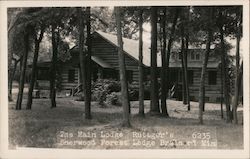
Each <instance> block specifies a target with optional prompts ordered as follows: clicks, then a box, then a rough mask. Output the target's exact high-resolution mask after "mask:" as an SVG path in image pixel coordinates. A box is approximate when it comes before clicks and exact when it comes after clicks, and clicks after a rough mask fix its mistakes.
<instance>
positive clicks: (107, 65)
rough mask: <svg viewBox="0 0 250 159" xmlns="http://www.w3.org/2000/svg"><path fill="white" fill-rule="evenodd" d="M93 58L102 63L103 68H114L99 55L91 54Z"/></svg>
mask: <svg viewBox="0 0 250 159" xmlns="http://www.w3.org/2000/svg"><path fill="white" fill-rule="evenodd" d="M91 60H92V61H94V62H95V63H97V64H98V65H100V66H101V67H102V68H113V67H112V66H111V65H110V64H108V63H107V62H105V61H103V60H102V59H101V58H99V57H97V56H91Z"/></svg>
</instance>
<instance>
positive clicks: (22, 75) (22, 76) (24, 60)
mask: <svg viewBox="0 0 250 159" xmlns="http://www.w3.org/2000/svg"><path fill="white" fill-rule="evenodd" d="M24 43H25V46H24V47H25V50H24V53H23V57H22V65H21V66H22V67H21V72H20V80H19V90H18V96H17V102H16V110H21V109H22V100H23V89H24V80H25V73H26V64H27V57H28V52H29V27H26V29H25V33H24Z"/></svg>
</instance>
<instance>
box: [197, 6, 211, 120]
mask: <svg viewBox="0 0 250 159" xmlns="http://www.w3.org/2000/svg"><path fill="white" fill-rule="evenodd" d="M208 13H209V15H208V24H207V40H206V51H205V55H204V58H203V63H202V70H201V78H200V89H199V122H200V124H203V117H202V115H203V109H204V105H205V101H204V99H205V75H206V68H207V62H208V57H209V53H210V45H211V41H212V28H211V27H212V22H211V21H212V19H213V9H212V8H211V7H210V8H208Z"/></svg>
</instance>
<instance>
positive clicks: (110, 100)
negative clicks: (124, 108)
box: [105, 92, 122, 106]
mask: <svg viewBox="0 0 250 159" xmlns="http://www.w3.org/2000/svg"><path fill="white" fill-rule="evenodd" d="M105 102H106V103H107V104H111V105H117V106H121V105H122V101H121V92H112V93H110V94H108V95H107V96H106V101H105Z"/></svg>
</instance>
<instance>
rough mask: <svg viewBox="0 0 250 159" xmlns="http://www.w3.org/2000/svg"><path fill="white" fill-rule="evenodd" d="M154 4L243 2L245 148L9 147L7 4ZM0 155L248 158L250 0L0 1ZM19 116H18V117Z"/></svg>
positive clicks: (48, 5) (241, 3)
mask: <svg viewBox="0 0 250 159" xmlns="http://www.w3.org/2000/svg"><path fill="white" fill-rule="evenodd" d="M86 5H88V6H116V5H118V6H127V5H130V6H132V5H133V6H150V5H151V6H152V5H158V6H160V5H166V6H177V5H203V6H205V5H244V6H243V39H242V40H241V42H242V43H243V45H242V46H243V52H244V54H243V58H244V74H243V78H244V79H243V81H244V90H243V92H244V105H245V106H244V109H245V110H244V150H189V149H188V150H73V149H44V148H18V149H17V150H8V144H7V143H8V96H7V90H8V86H7V80H8V79H7V78H8V72H7V66H8V65H7V63H8V61H7V59H8V58H7V40H6V37H7V7H41V6H42V7H51V6H53V7H66V6H71V7H75V6H86ZM0 26H1V29H0V35H1V36H0V44H1V45H0V46H1V47H0V63H1V65H0V66H1V67H0V86H1V87H0V113H1V115H0V120H1V123H0V124H1V131H0V135H1V136H0V142H1V144H0V145H1V146H0V148H1V149H0V150H1V151H0V158H1V157H2V158H25V159H26V158H29V157H32V158H117V157H119V158H249V99H250V98H249V73H250V72H249V71H250V70H249V50H250V49H249V1H247V0H237V1H236V0H192V1H187V0H176V1H174V0H171V1H166V0H165V1H164V0H161V1H159V0H158V1H151V0H137V1H118V0H110V1H80V0H79V1H0ZM17 120H18V119H17Z"/></svg>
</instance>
